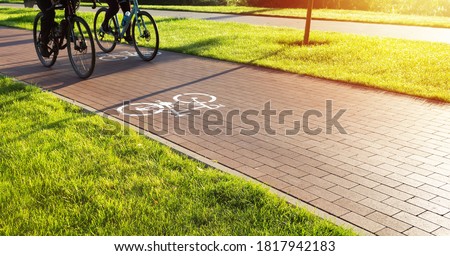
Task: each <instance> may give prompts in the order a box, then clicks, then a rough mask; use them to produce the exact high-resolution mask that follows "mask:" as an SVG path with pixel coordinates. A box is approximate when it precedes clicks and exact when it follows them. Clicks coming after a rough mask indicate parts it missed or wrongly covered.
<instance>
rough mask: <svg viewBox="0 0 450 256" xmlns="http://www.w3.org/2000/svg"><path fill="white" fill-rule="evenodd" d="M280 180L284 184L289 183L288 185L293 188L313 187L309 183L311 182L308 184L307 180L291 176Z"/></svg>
mask: <svg viewBox="0 0 450 256" xmlns="http://www.w3.org/2000/svg"><path fill="white" fill-rule="evenodd" d="M279 179H280V180H282V181H284V182H287V183H289V184H291V185H293V186H296V187H298V188H301V189H305V188H307V187H311V186H312V184H311V183H309V182H307V181H305V180H302V179H300V178H297V177H294V176H291V175H285V176H282V177H280V178H279Z"/></svg>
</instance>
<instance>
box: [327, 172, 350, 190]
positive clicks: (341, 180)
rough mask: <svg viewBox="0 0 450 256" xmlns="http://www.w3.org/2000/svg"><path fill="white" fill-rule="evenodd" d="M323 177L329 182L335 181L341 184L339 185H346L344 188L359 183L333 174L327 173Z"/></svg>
mask: <svg viewBox="0 0 450 256" xmlns="http://www.w3.org/2000/svg"><path fill="white" fill-rule="evenodd" d="M323 179H324V180H327V181H329V182H332V183H335V184H339V186H341V187H344V188H352V187H355V186H356V185H358V184H356V183H355V182H352V181H350V180H347V179H344V178H341V177H338V176H336V175H333V174H330V175H327V176H325V177H323Z"/></svg>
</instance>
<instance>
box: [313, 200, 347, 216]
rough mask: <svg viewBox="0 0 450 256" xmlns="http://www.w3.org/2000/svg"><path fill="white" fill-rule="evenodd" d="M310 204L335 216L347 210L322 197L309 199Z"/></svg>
mask: <svg viewBox="0 0 450 256" xmlns="http://www.w3.org/2000/svg"><path fill="white" fill-rule="evenodd" d="M311 204H312V205H314V206H316V207H318V208H320V209H326V211H327V212H329V213H331V214H333V215H335V216H341V215H344V214H346V213H348V212H349V210H347V209H345V208H342V207H340V206H339V205H336V204H334V203H332V202H329V201H327V200H325V199H323V198H318V199H316V200H314V201H311Z"/></svg>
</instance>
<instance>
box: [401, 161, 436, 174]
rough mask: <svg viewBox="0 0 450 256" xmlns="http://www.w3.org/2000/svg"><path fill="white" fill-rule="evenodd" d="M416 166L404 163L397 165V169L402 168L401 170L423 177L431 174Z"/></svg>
mask: <svg viewBox="0 0 450 256" xmlns="http://www.w3.org/2000/svg"><path fill="white" fill-rule="evenodd" d="M418 165H419V164H417V165H411V164H408V163H405V164H401V165H399V166H398V167H399V168H403V169H405V170H407V171H410V172H413V173H417V174H421V175H423V176H428V175H430V174H432V173H433V172H432V171H430V170H426V169H423V168H420V167H417V166H418Z"/></svg>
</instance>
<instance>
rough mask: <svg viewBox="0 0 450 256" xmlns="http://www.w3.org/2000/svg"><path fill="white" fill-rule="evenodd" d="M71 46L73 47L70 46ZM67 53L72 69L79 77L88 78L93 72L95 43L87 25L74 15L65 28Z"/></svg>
mask: <svg viewBox="0 0 450 256" xmlns="http://www.w3.org/2000/svg"><path fill="white" fill-rule="evenodd" d="M72 47H73V48H72ZM67 53H68V55H69V60H70V63H71V64H72V67H73V70H74V71H75V73H77V75H78V76H79V77H81V78H88V77H89V76H91V75H92V72H94V67H95V45H94V39H93V38H92V33H91V30H90V29H89V25H88V24H87V23H86V21H85V20H84V19H82V18H81V17H78V16H75V17H74V18H73V19H72V21H71V22H70V23H69V29H68V30H67Z"/></svg>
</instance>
